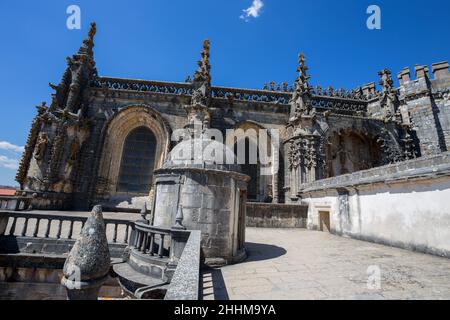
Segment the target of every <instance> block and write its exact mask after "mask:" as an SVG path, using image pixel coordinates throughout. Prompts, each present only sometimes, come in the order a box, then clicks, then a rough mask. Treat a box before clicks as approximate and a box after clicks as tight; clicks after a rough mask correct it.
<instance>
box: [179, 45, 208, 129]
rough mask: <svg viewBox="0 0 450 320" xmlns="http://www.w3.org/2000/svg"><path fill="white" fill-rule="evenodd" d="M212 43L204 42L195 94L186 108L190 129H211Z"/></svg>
mask: <svg viewBox="0 0 450 320" xmlns="http://www.w3.org/2000/svg"><path fill="white" fill-rule="evenodd" d="M209 51H210V42H209V40H205V41H204V42H203V51H202V58H201V60H200V61H198V63H197V64H198V69H197V71H196V72H195V73H194V79H193V81H192V86H193V89H194V92H193V94H192V98H191V104H190V105H187V106H185V110H186V112H187V114H188V121H189V125H190V127H198V128H202V130H203V129H205V128H209V126H210V119H211V115H210V113H209V110H208V107H209V104H210V102H211V65H210V63H209Z"/></svg>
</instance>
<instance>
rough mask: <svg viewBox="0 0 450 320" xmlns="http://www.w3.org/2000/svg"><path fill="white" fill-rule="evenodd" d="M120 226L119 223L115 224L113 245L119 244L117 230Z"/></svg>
mask: <svg viewBox="0 0 450 320" xmlns="http://www.w3.org/2000/svg"><path fill="white" fill-rule="evenodd" d="M118 227H119V225H118V224H117V223H114V235H113V243H117V229H118Z"/></svg>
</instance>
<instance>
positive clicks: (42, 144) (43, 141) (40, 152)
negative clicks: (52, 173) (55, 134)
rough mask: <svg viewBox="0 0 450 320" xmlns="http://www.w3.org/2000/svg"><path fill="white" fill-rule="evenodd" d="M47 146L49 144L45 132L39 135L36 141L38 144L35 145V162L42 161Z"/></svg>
mask: <svg viewBox="0 0 450 320" xmlns="http://www.w3.org/2000/svg"><path fill="white" fill-rule="evenodd" d="M49 144H50V141H49V139H48V136H47V134H46V133H45V132H42V133H41V134H40V135H39V139H38V142H37V144H36V151H35V153H34V158H35V159H36V160H37V161H42V160H44V157H45V153H46V151H47V148H48V146H49Z"/></svg>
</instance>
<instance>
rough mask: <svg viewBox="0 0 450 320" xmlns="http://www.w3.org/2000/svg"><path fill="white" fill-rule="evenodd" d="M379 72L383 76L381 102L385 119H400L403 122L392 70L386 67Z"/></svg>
mask: <svg viewBox="0 0 450 320" xmlns="http://www.w3.org/2000/svg"><path fill="white" fill-rule="evenodd" d="M378 74H379V76H380V77H381V79H380V85H381V87H382V90H381V95H380V104H381V107H382V108H383V110H384V120H385V121H393V120H400V122H401V119H398V117H399V115H400V114H399V113H397V109H398V105H399V99H398V94H397V91H396V90H395V88H394V81H393V80H392V76H391V71H390V70H388V69H384V70H382V71H380V72H379V73H378Z"/></svg>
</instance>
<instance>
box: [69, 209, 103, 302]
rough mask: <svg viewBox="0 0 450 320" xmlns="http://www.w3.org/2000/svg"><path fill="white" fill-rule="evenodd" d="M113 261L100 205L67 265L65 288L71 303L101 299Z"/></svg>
mask: <svg viewBox="0 0 450 320" xmlns="http://www.w3.org/2000/svg"><path fill="white" fill-rule="evenodd" d="M110 263H111V258H110V254H109V248H108V240H107V238H106V226H105V222H104V221H103V214H102V207H101V206H96V207H94V209H93V210H92V213H91V216H90V217H89V218H88V220H87V222H86V224H85V226H84V228H83V230H82V232H81V236H80V238H79V239H78V240H77V241H76V243H75V245H74V246H73V248H72V250H71V251H70V253H69V256H68V258H67V260H66V263H65V264H64V270H63V273H64V277H63V279H62V281H61V283H62V285H63V286H65V287H66V289H67V297H68V299H69V300H97V298H98V293H99V290H100V287H101V286H102V285H103V284H104V283H105V281H106V280H107V278H108V273H109V268H110Z"/></svg>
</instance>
